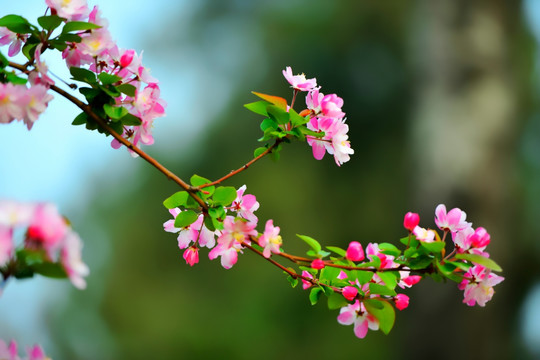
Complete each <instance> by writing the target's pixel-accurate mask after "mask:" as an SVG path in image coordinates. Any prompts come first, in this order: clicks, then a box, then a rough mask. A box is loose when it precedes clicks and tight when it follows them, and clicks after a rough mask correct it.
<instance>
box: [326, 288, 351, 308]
mask: <svg viewBox="0 0 540 360" xmlns="http://www.w3.org/2000/svg"><path fill="white" fill-rule="evenodd" d="M347 305H349V303H348V302H347V300H346V299H345V298H344V297H343V295H342V294H340V293H337V292H335V293H333V294H332V295H330V296H329V297H328V309H330V310H336V309H340V308H342V307H344V306H347Z"/></svg>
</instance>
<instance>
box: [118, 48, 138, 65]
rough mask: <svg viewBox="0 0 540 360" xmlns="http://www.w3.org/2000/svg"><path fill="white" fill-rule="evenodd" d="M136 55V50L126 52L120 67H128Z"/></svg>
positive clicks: (121, 59)
mask: <svg viewBox="0 0 540 360" xmlns="http://www.w3.org/2000/svg"><path fill="white" fill-rule="evenodd" d="M134 55H135V50H126V51H125V52H124V53H123V54H122V56H121V57H120V66H121V67H127V66H129V64H131V62H132V61H133V56H134Z"/></svg>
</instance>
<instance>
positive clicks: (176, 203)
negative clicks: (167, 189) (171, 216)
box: [163, 191, 189, 209]
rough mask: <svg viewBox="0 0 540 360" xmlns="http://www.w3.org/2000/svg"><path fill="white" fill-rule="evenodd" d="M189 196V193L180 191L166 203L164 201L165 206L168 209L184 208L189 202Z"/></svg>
mask: <svg viewBox="0 0 540 360" xmlns="http://www.w3.org/2000/svg"><path fill="white" fill-rule="evenodd" d="M188 197H189V194H188V193H187V191H178V192H177V193H174V194H172V195H171V196H169V197H168V198H167V199H165V201H163V206H165V207H166V208H167V209H174V208H177V207H180V206H184V205H185V204H186V202H187V199H188Z"/></svg>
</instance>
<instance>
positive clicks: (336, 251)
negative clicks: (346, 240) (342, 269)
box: [326, 246, 347, 257]
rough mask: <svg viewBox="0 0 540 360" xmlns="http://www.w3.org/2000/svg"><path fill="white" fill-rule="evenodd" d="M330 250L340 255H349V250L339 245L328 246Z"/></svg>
mask: <svg viewBox="0 0 540 360" xmlns="http://www.w3.org/2000/svg"><path fill="white" fill-rule="evenodd" d="M326 248H327V249H328V250H330V251H333V252H335V253H336V254H338V255H339V256H342V257H345V255H347V251H345V250H343V249H342V248H339V247H337V246H327V247H326Z"/></svg>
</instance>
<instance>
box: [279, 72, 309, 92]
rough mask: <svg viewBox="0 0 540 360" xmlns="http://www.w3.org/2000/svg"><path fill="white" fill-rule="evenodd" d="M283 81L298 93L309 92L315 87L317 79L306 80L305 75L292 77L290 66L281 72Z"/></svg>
mask: <svg viewBox="0 0 540 360" xmlns="http://www.w3.org/2000/svg"><path fill="white" fill-rule="evenodd" d="M282 73H283V76H284V77H285V79H286V80H287V81H288V82H289V84H291V86H292V87H293V88H294V89H295V90H298V91H310V90H313V89H314V88H315V87H317V79H315V78H313V79H306V75H304V74H301V75H293V73H292V69H291V67H290V66H287V67H286V68H285V70H283V71H282Z"/></svg>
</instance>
